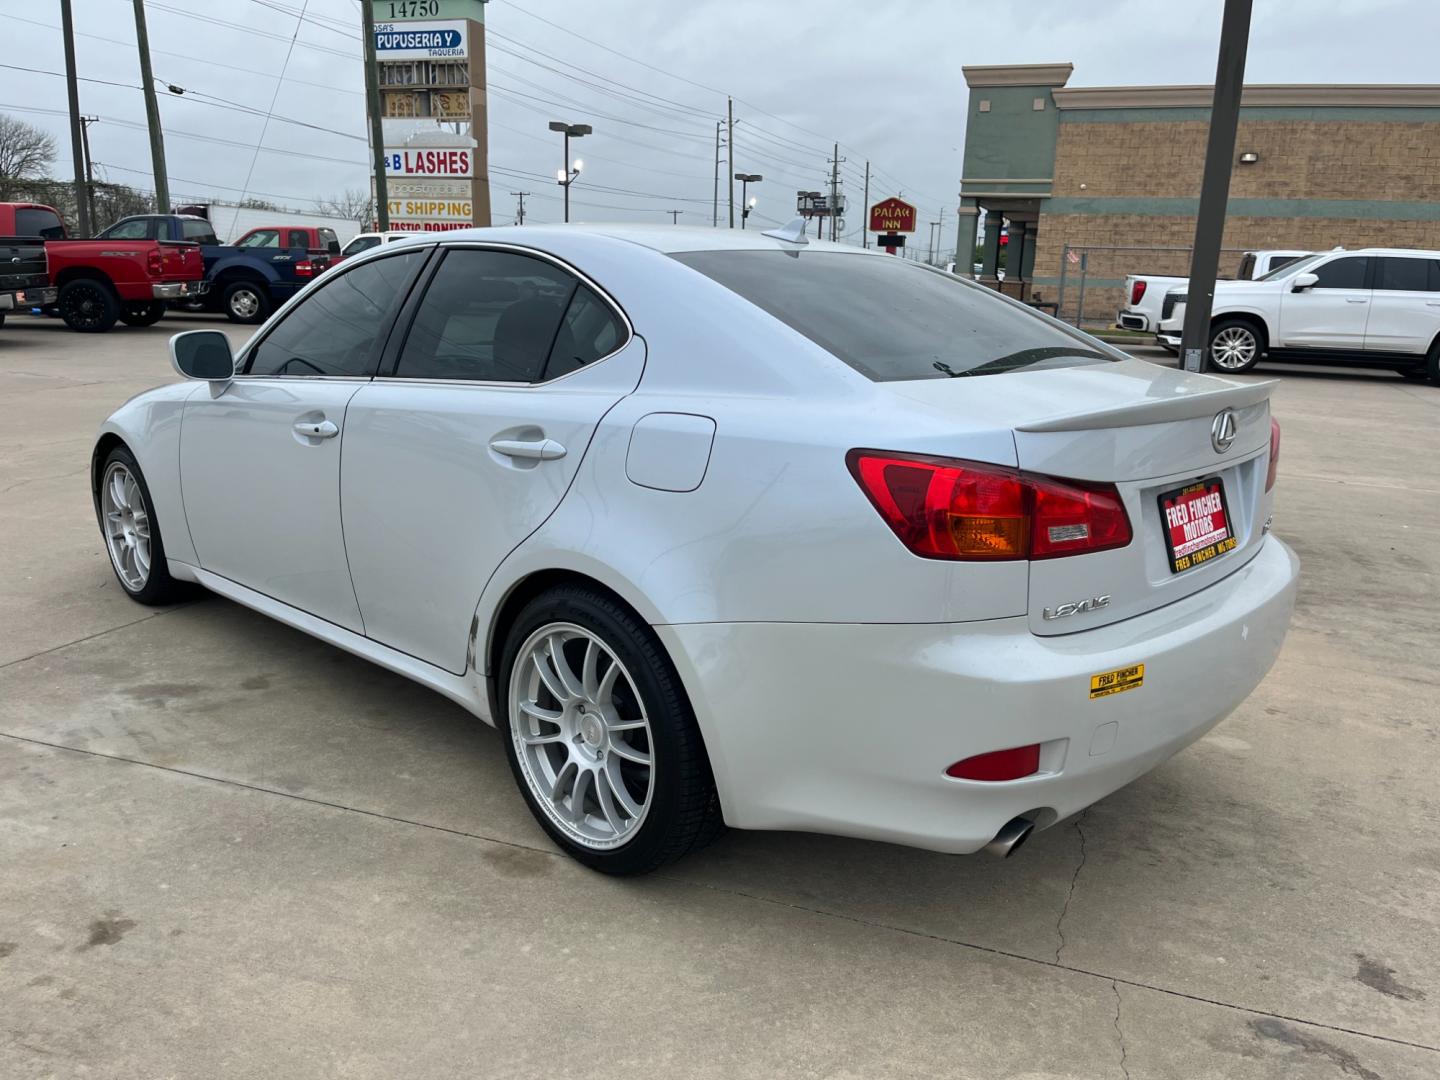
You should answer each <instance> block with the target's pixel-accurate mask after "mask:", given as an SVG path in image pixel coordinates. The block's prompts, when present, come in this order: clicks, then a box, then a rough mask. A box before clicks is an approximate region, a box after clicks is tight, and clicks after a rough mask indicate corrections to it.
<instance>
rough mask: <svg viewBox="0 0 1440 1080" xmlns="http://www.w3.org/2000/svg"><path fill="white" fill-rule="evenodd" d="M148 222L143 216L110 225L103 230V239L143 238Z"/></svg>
mask: <svg viewBox="0 0 1440 1080" xmlns="http://www.w3.org/2000/svg"><path fill="white" fill-rule="evenodd" d="M149 224H150V223H149V222H148V221H147V220H146V219H145V218H136V219H135V220H134V221H122V222H120V224H118V225H112V226H110V228H108V229H106V230H105V239H106V240H144V239H145V236H146V232H147V230H148V228H149Z"/></svg>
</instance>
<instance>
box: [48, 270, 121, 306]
mask: <svg viewBox="0 0 1440 1080" xmlns="http://www.w3.org/2000/svg"><path fill="white" fill-rule="evenodd" d="M72 281H94V282H96V283H97V284H100V285H104V286H105V287H106V288H107V289H109V290H110V291H111V292H112V293H114V294H115V299H116V300H119V299H120V291H119V290H118V289H117V288H116V287H115V279H114V278H112V277H111V276H110V275H109V274H107V273H105V271H104V270H97V269H96V268H95V267H93V266H67V267H66V268H65V269H64V270H61V271H60V273H58V274H56V275H55V287H56V288H57V289H63V288H64V287H65V286H66V285H69V284H70V283H71V282H72Z"/></svg>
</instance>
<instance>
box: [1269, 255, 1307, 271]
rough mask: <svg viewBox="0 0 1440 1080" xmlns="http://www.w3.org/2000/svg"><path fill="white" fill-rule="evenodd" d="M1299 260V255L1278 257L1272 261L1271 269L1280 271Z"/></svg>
mask: <svg viewBox="0 0 1440 1080" xmlns="http://www.w3.org/2000/svg"><path fill="white" fill-rule="evenodd" d="M1299 258H1300V256H1299V255H1276V256H1275V258H1273V259H1271V260H1270V269H1271V270H1279V269H1280V268H1281V267H1282V266H1289V265H1290V264H1291V263H1293V262H1294V261H1295V260H1296V259H1299Z"/></svg>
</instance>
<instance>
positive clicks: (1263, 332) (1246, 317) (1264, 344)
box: [1210, 311, 1270, 353]
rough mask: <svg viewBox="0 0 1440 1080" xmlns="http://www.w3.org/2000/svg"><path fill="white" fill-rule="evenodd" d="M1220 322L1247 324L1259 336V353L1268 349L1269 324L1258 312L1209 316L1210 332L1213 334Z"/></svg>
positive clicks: (1233, 312) (1228, 312) (1232, 312)
mask: <svg viewBox="0 0 1440 1080" xmlns="http://www.w3.org/2000/svg"><path fill="white" fill-rule="evenodd" d="M1222 322H1243V323H1248V324H1249V325H1250V326H1251V327H1253V328H1254V330H1255V331H1256V333H1258V334H1259V335H1260V351H1261V352H1262V353H1263V352H1265V351H1266V350H1268V349H1269V348H1270V324H1269V323H1268V322H1267V321H1266V319H1265V316H1264V315H1262V314H1260V312H1258V311H1225V312H1221V313H1220V314H1218V315H1211V316H1210V332H1211V333H1212V334H1213V333H1214V332H1215V327H1216V326H1218V325H1219V324H1220V323H1222Z"/></svg>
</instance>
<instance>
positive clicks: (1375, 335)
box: [1365, 255, 1440, 355]
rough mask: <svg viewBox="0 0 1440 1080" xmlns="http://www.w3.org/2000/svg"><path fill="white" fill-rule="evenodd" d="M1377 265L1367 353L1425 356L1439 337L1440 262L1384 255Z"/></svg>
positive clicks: (1366, 346) (1367, 332)
mask: <svg viewBox="0 0 1440 1080" xmlns="http://www.w3.org/2000/svg"><path fill="white" fill-rule="evenodd" d="M1375 261H1376V262H1377V263H1379V267H1378V269H1377V271H1376V274H1375V292H1374V295H1373V297H1372V298H1371V301H1370V321H1369V323H1367V324H1366V327H1365V351H1366V352H1394V353H1410V354H1412V355H1423V354H1425V353H1426V352H1428V351H1429V349H1430V343H1431V342H1432V341H1434V340H1435V338H1436V335H1437V334H1440V260H1436V259H1433V258H1425V257H1424V256H1420V255H1382V256H1379V257H1378V258H1377V259H1376V260H1375Z"/></svg>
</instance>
